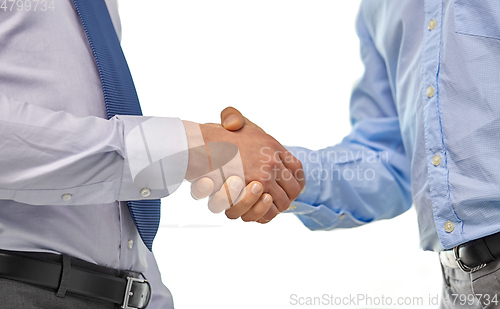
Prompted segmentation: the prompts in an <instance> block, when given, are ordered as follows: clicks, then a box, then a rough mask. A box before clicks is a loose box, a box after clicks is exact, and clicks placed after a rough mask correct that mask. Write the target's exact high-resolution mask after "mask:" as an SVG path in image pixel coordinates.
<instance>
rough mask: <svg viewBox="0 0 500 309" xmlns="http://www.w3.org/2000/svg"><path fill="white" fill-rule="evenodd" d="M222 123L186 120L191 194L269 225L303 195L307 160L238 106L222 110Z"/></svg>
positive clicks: (232, 216) (216, 207) (233, 216)
mask: <svg viewBox="0 0 500 309" xmlns="http://www.w3.org/2000/svg"><path fill="white" fill-rule="evenodd" d="M221 123H222V125H219V124H200V125H199V126H197V124H194V123H189V122H184V126H185V128H186V133H187V136H188V144H189V149H190V151H189V163H188V170H187V173H186V179H187V180H188V181H190V182H191V183H192V185H191V194H192V196H193V197H194V198H195V199H201V198H205V197H208V196H210V198H209V201H208V206H209V208H210V210H211V211H213V212H221V211H223V210H225V213H226V216H227V217H228V218H230V219H237V218H240V217H241V218H242V220H243V221H257V222H259V223H267V222H269V221H271V220H272V219H273V218H274V217H275V216H276V215H278V214H279V213H280V212H282V211H284V210H286V209H288V207H289V206H290V203H291V202H292V201H293V200H295V199H296V198H297V197H298V195H299V194H300V192H301V190H302V188H303V187H304V184H305V183H304V182H305V180H304V174H303V170H302V164H301V162H300V161H299V160H298V159H297V158H295V157H294V156H293V155H292V154H291V153H290V152H289V151H288V150H286V149H285V148H284V147H283V146H282V145H281V144H280V143H279V142H278V141H276V140H275V139H274V138H273V137H272V136H270V135H268V134H266V132H264V130H262V129H261V128H260V127H258V126H257V125H255V124H254V123H252V122H251V121H249V120H248V119H246V118H245V117H243V116H242V115H241V113H240V112H239V111H238V110H236V109H234V108H232V107H228V108H226V109H225V110H224V111H222V113H221ZM200 135H201V136H202V138H201V136H200Z"/></svg>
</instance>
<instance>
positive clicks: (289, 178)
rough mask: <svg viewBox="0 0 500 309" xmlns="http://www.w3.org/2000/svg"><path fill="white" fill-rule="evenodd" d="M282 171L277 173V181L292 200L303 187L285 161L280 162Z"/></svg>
mask: <svg viewBox="0 0 500 309" xmlns="http://www.w3.org/2000/svg"><path fill="white" fill-rule="evenodd" d="M279 166H280V169H281V172H280V173H279V175H276V182H277V183H278V184H279V185H280V187H281V188H282V189H283V190H284V191H285V193H286V194H287V196H288V199H289V201H290V202H292V201H293V200H295V199H296V198H297V197H298V196H299V194H300V190H301V189H302V188H301V186H300V184H299V183H298V181H297V179H296V178H295V177H294V176H293V174H292V173H291V172H290V170H289V169H287V168H286V167H285V165H284V164H283V163H279Z"/></svg>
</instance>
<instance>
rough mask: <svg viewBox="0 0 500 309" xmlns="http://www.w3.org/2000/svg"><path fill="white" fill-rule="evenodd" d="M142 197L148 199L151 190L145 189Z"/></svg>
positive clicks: (142, 191)
mask: <svg viewBox="0 0 500 309" xmlns="http://www.w3.org/2000/svg"><path fill="white" fill-rule="evenodd" d="M141 195H142V197H148V196H150V195H151V190H149V189H148V188H144V189H142V190H141Z"/></svg>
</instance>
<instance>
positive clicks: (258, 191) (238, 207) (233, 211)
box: [226, 181, 264, 219]
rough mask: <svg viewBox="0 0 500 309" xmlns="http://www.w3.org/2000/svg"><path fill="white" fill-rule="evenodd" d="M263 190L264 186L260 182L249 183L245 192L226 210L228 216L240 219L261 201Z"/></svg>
mask: <svg viewBox="0 0 500 309" xmlns="http://www.w3.org/2000/svg"><path fill="white" fill-rule="evenodd" d="M262 190H263V187H262V184H261V183H260V182H258V181H252V182H251V183H249V184H248V185H247V186H246V188H245V194H242V195H240V197H239V198H238V200H237V201H236V202H233V204H234V205H233V206H232V207H231V208H229V209H227V210H226V216H227V217H228V218H229V219H238V218H239V217H241V216H242V215H243V214H245V213H247V212H248V211H249V210H250V209H251V208H252V207H253V206H254V205H255V204H256V203H257V202H258V201H259V199H260V197H261V196H262ZM262 215H264V213H263V214H262ZM259 218H260V217H259Z"/></svg>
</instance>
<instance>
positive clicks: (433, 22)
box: [427, 19, 436, 30]
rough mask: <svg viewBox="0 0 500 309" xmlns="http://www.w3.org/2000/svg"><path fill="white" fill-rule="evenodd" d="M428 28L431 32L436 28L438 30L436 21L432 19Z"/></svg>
mask: <svg viewBox="0 0 500 309" xmlns="http://www.w3.org/2000/svg"><path fill="white" fill-rule="evenodd" d="M427 28H429V30H432V29H434V28H436V21H435V20H434V19H432V20H431V21H430V22H429V23H428V24H427Z"/></svg>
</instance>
